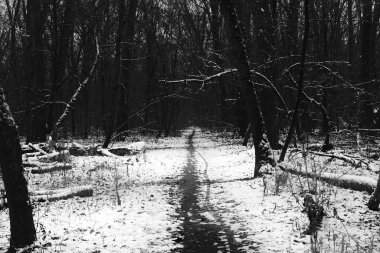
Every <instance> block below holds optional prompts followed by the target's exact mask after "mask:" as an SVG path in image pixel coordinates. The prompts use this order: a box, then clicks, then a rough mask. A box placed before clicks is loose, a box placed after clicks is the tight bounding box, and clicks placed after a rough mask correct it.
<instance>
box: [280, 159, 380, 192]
mask: <svg viewBox="0 0 380 253" xmlns="http://www.w3.org/2000/svg"><path fill="white" fill-rule="evenodd" d="M278 167H279V168H280V169H281V170H283V171H285V172H289V173H292V174H295V175H300V176H304V177H309V178H314V179H315V178H316V179H317V180H319V181H323V182H326V183H328V184H331V185H335V186H339V187H341V188H345V189H351V190H355V191H366V192H368V193H372V192H373V191H374V189H375V188H376V184H377V181H376V180H375V179H373V178H371V177H363V176H355V175H347V174H335V173H329V172H321V173H313V172H307V171H304V170H299V169H296V168H293V167H292V166H291V165H289V164H287V163H285V162H282V163H279V164H278Z"/></svg>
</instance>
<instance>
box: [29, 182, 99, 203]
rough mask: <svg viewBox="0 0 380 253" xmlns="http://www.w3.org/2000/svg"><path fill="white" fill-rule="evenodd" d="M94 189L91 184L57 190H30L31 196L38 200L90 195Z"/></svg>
mask: <svg viewBox="0 0 380 253" xmlns="http://www.w3.org/2000/svg"><path fill="white" fill-rule="evenodd" d="M93 193H94V190H93V188H92V186H91V185H83V186H76V187H72V188H63V189H57V190H43V191H34V192H31V198H32V199H33V200H35V201H38V202H43V201H56V200H64V199H69V198H72V197H75V196H78V197H91V196H92V195H93Z"/></svg>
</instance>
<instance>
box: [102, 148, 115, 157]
mask: <svg viewBox="0 0 380 253" xmlns="http://www.w3.org/2000/svg"><path fill="white" fill-rule="evenodd" d="M98 153H99V154H100V155H103V156H108V157H118V156H117V155H115V154H113V153H111V152H110V151H109V150H108V149H105V148H100V149H98Z"/></svg>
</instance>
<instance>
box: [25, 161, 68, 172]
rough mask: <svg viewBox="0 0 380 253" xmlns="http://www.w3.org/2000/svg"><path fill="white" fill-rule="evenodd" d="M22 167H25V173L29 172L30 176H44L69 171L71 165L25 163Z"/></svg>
mask: <svg viewBox="0 0 380 253" xmlns="http://www.w3.org/2000/svg"><path fill="white" fill-rule="evenodd" d="M23 165H24V167H27V168H26V169H25V171H27V172H30V173H32V174H44V173H50V172H56V171H64V170H71V169H72V168H73V167H72V166H71V165H69V164H64V163H56V164H53V165H50V164H49V165H43V164H38V163H37V164H33V163H26V164H23Z"/></svg>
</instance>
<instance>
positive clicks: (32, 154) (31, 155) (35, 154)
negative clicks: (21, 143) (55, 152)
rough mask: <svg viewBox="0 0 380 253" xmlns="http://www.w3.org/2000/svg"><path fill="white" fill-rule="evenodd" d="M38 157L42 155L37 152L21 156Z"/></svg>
mask: <svg viewBox="0 0 380 253" xmlns="http://www.w3.org/2000/svg"><path fill="white" fill-rule="evenodd" d="M40 155H42V153H41V152H39V151H37V152H31V153H24V154H23V156H24V157H36V156H40Z"/></svg>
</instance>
